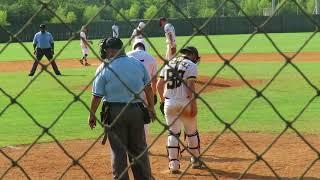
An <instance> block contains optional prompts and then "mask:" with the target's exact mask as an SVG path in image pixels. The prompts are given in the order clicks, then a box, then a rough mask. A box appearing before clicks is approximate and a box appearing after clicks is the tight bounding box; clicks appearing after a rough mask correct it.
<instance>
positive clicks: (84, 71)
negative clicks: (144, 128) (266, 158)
mask: <svg viewBox="0 0 320 180" xmlns="http://www.w3.org/2000/svg"><path fill="white" fill-rule="evenodd" d="M282 64H283V63H281V62H261V63H258V62H257V63H246V62H235V63H232V65H233V66H234V67H236V68H237V69H238V70H239V71H240V73H241V74H242V75H243V76H244V77H245V78H246V79H262V80H264V81H263V83H262V84H256V85H254V87H255V88H257V89H262V88H263V87H264V86H265V85H266V84H267V83H268V80H270V79H271V77H272V76H273V74H275V72H276V71H277V70H278V69H279V68H280V67H281V65H282ZM220 66H221V63H201V64H200V65H199V72H200V74H201V75H210V76H211V75H213V74H214V72H215V71H216V70H217V69H218V68H219V67H220ZM297 66H298V67H299V68H300V69H301V70H302V71H303V72H306V75H307V77H308V78H309V79H310V80H311V82H312V83H314V84H315V85H316V86H318V87H320V74H319V73H318V71H319V68H320V64H318V63H314V62H313V63H311V62H303V63H297ZM62 72H63V74H65V75H66V76H62V77H58V79H59V80H60V81H62V82H63V83H65V84H66V85H67V87H68V88H70V89H71V90H72V91H74V92H75V93H79V92H80V89H81V87H82V86H83V85H86V84H88V83H89V82H90V79H91V78H92V76H93V74H94V72H95V68H94V67H89V68H81V69H62ZM26 74H27V72H10V73H0V84H1V88H2V89H3V90H5V91H6V92H7V93H9V94H10V95H11V96H16V95H17V94H18V93H19V92H20V91H21V90H22V89H23V88H24V87H25V86H26V85H27V84H28V83H29V81H30V79H31V78H30V77H28V76H26ZM219 77H224V78H237V79H239V76H238V75H237V74H236V73H235V72H234V71H233V70H232V69H230V68H228V67H226V68H225V69H224V70H222V71H221V73H220V74H219ZM264 95H265V96H266V97H267V98H268V99H269V100H270V101H271V102H272V103H273V104H274V106H275V107H276V108H277V109H278V110H279V112H280V113H281V115H282V116H283V117H284V118H285V119H286V120H289V121H292V120H293V119H294V118H295V117H296V116H297V114H299V112H300V110H301V109H302V108H303V107H304V106H305V105H306V104H307V102H308V101H309V100H310V99H311V97H313V96H314V95H315V91H314V90H313V89H312V88H311V87H310V86H308V84H307V83H306V82H305V81H304V79H303V78H302V77H301V76H300V75H299V74H298V73H297V71H296V70H295V69H294V68H293V67H291V66H290V65H289V66H287V67H286V68H285V69H284V70H283V72H282V73H281V74H280V75H279V76H278V77H277V78H276V79H275V80H274V82H273V83H271V85H270V86H269V87H268V88H267V89H266V91H265V92H264ZM254 96H255V92H254V91H253V90H251V89H250V88H248V87H247V86H242V87H234V88H226V89H224V90H217V91H215V92H211V93H205V94H202V95H201V97H203V99H205V100H206V101H207V103H208V104H209V105H210V106H211V107H212V108H213V109H214V111H215V112H216V113H217V115H218V116H219V117H220V118H221V119H223V120H224V121H226V122H232V121H233V120H234V119H235V117H237V115H238V114H239V113H240V112H241V111H242V109H243V108H244V107H245V106H246V104H247V103H248V102H249V101H250V100H251V99H252V98H253V97H254ZM81 99H83V100H84V102H85V103H86V104H88V103H89V100H90V91H86V92H85V93H84V94H83V95H82V96H81ZM17 101H18V102H19V103H21V105H23V106H24V107H25V108H26V109H27V110H28V111H29V112H30V114H31V115H32V116H33V117H34V118H35V119H36V120H37V121H38V122H39V123H40V124H42V125H43V126H45V127H48V126H50V125H51V124H52V122H53V121H54V120H56V119H57V117H59V115H60V113H61V112H62V110H64V109H65V108H66V107H67V106H68V104H69V103H71V102H72V101H73V97H72V96H71V95H70V94H69V93H68V92H66V91H65V90H64V89H63V87H62V86H61V85H59V84H57V83H56V82H55V80H54V79H53V78H52V77H50V76H49V75H48V74H46V73H44V74H42V75H41V76H40V77H39V78H38V79H37V80H36V81H35V82H34V83H32V85H31V86H30V87H29V88H28V89H27V90H26V91H25V92H24V93H23V95H22V96H21V97H19V98H18V99H17ZM9 102H10V101H9V99H8V98H7V97H6V96H4V94H2V93H0V112H1V111H2V110H3V109H4V108H5V106H6V105H7V104H8V103H9ZM319 109H320V103H319V98H317V99H316V100H315V101H314V102H313V103H311V105H310V107H309V108H308V109H307V110H306V111H305V113H303V114H302V116H301V117H300V118H299V119H298V120H297V122H296V123H295V124H294V127H295V128H297V129H298V130H299V131H301V132H303V133H318V130H319V128H320V122H319V121H318V119H317V117H319V115H320V111H319ZM158 115H159V117H160V118H162V119H163V117H162V115H160V113H159V112H158ZM87 116H88V111H87V110H86V108H85V107H84V105H83V104H81V103H79V102H76V103H73V104H72V105H71V107H70V108H69V109H68V110H67V111H66V112H65V114H64V115H63V116H61V117H60V119H59V120H58V122H57V124H56V125H55V126H53V128H52V129H50V131H49V132H50V133H52V134H54V135H55V136H56V137H57V139H59V140H67V139H88V138H96V137H97V136H98V135H99V134H100V133H101V132H102V129H101V128H97V129H95V130H90V129H89V128H88V125H87ZM163 122H164V120H163ZM198 124H199V130H200V131H201V132H219V131H222V130H223V128H224V126H223V124H221V123H220V122H219V121H218V119H217V118H216V117H215V116H213V115H212V113H211V112H210V111H209V109H208V108H207V107H206V105H205V104H204V103H202V102H201V101H199V115H198ZM284 127H285V124H284V123H283V122H282V120H281V119H280V118H279V116H278V115H277V114H276V113H275V112H274V111H273V109H272V108H271V106H270V105H269V104H268V103H267V102H266V101H265V100H264V99H263V98H258V99H256V100H254V101H253V103H252V104H251V105H250V106H249V107H248V109H247V110H246V111H245V112H244V113H243V114H242V116H240V118H239V119H238V121H236V123H235V124H234V125H233V128H234V129H235V130H237V131H239V132H264V133H279V132H280V131H281V130H282V129H284ZM162 129H163V127H162V126H161V125H160V124H159V123H154V124H152V125H151V133H153V134H156V133H159V132H160V131H161V130H162ZM40 134H42V130H41V128H39V127H37V126H36V125H35V123H34V122H33V121H32V119H31V118H30V117H29V116H28V115H27V114H26V113H25V112H24V111H23V110H22V109H21V108H20V107H19V106H17V105H13V106H10V107H9V108H8V110H7V111H5V113H4V114H3V115H2V116H0V147H1V146H5V145H9V144H11V145H14V144H28V143H31V142H33V141H34V140H35V139H36V138H37V137H38V136H39V135H40ZM51 140H52V138H51V137H49V136H47V135H45V136H43V137H42V138H41V139H40V142H45V141H51Z"/></svg>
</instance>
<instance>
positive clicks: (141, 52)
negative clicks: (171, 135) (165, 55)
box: [127, 39, 158, 137]
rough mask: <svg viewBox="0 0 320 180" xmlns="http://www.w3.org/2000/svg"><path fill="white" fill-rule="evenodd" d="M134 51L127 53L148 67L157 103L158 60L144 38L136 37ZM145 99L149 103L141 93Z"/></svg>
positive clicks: (146, 129)
mask: <svg viewBox="0 0 320 180" xmlns="http://www.w3.org/2000/svg"><path fill="white" fill-rule="evenodd" d="M132 46H133V51H130V52H128V53H127V56H129V57H134V58H135V59H137V60H139V61H141V62H142V64H143V65H144V67H145V68H146V69H147V71H148V74H149V77H150V79H151V88H152V91H153V94H154V104H156V103H157V87H156V86H157V70H158V68H157V61H156V59H155V58H154V57H153V56H151V55H150V54H149V53H148V52H147V51H146V43H145V41H144V40H143V39H136V40H135V41H134V43H133V45H132ZM141 98H142V99H144V100H145V101H144V102H145V104H146V103H147V101H146V97H145V94H144V93H143V94H142V95H141ZM144 130H145V133H146V137H147V135H148V124H145V125H144Z"/></svg>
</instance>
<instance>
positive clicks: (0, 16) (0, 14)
mask: <svg viewBox="0 0 320 180" xmlns="http://www.w3.org/2000/svg"><path fill="white" fill-rule="evenodd" d="M0 25H1V26H6V25H9V23H8V21H7V11H1V10H0Z"/></svg>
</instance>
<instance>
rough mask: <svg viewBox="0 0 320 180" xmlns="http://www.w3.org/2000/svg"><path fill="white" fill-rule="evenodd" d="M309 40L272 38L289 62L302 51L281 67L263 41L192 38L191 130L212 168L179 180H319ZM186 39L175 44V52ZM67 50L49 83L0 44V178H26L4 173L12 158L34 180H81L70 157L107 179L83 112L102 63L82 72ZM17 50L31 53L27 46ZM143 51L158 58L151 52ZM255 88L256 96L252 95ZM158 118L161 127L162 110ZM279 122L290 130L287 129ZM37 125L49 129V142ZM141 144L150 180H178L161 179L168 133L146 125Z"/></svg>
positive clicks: (313, 47) (319, 40)
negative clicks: (195, 59) (196, 94)
mask: <svg viewBox="0 0 320 180" xmlns="http://www.w3.org/2000/svg"><path fill="white" fill-rule="evenodd" d="M311 35H312V33H288V34H269V36H270V38H271V39H272V40H273V41H274V43H275V44H276V46H277V48H278V50H280V51H281V52H283V53H284V54H285V55H286V56H288V57H291V56H293V55H295V53H296V52H297V51H300V50H301V52H300V53H299V54H298V55H297V56H295V58H294V59H293V60H292V61H291V62H292V63H286V61H285V58H284V57H283V56H282V55H281V54H280V53H279V52H278V50H277V48H275V47H274V45H273V43H271V42H270V40H269V39H268V38H266V36H265V35H263V34H257V35H255V36H253V37H252V38H250V35H217V36H210V37H209V38H210V40H211V41H212V43H213V44H214V46H215V48H216V49H217V50H218V52H217V51H215V50H213V48H212V47H211V45H210V43H209V42H208V41H207V40H206V39H205V38H204V37H203V36H196V37H193V39H192V40H191V41H190V42H189V43H188V45H193V46H196V47H197V48H198V50H199V51H200V56H201V57H202V58H201V63H200V64H199V65H198V68H199V69H198V70H199V74H200V77H199V78H198V80H197V90H198V91H199V90H200V89H202V91H201V94H200V97H201V99H199V100H198V105H199V114H198V129H199V131H200V136H201V148H202V150H204V151H205V153H204V156H203V160H204V162H205V163H206V165H207V166H208V167H209V169H201V170H191V169H190V170H188V171H187V173H186V174H185V176H184V178H189V179H212V176H211V173H214V174H215V175H217V177H218V178H221V179H234V178H238V177H241V175H242V174H243V172H245V175H244V176H243V177H244V178H248V179H273V178H275V176H276V175H277V176H279V177H282V178H287V179H291V178H292V179H296V178H299V177H300V176H302V175H303V176H304V177H305V178H309V179H317V178H319V177H320V163H319V162H318V160H319V159H320V157H319V155H318V153H316V152H315V150H317V151H319V150H320V141H319V139H320V136H319V129H320V121H319V118H318V117H319V115H320V111H319V109H320V101H319V96H317V90H316V89H318V88H320V73H319V69H320V59H319V58H320V46H319V44H320V36H319V35H318V34H316V35H315V36H314V37H313V38H312V39H311V40H310V41H307V40H308V38H309V37H310V36H311ZM189 38H190V37H178V38H177V42H178V48H180V47H181V46H182V45H184V44H185V42H187V41H188V39H189ZM249 38H250V41H249V42H248V43H247V44H246V45H245V46H243V45H244V44H245V42H246V41H247V40H248V39H249ZM124 42H127V39H124ZM150 42H151V43H152V44H153V46H154V47H156V49H157V51H158V52H159V53H160V54H161V55H163V54H164V53H165V39H164V38H162V37H161V38H150ZM305 42H307V43H306V44H305ZM66 43H67V42H65V41H59V42H56V43H55V46H56V48H55V52H56V54H58V56H57V57H56V59H57V60H56V62H57V64H58V66H59V68H60V71H61V73H62V74H63V75H62V76H57V77H56V78H57V79H58V81H59V82H60V83H58V82H57V80H56V79H54V78H53V77H52V76H51V75H49V74H48V73H46V72H43V73H41V74H40V75H39V76H37V75H35V76H34V77H29V76H28V72H29V70H30V68H31V65H32V58H31V57H30V55H29V54H28V53H27V52H26V51H25V49H24V48H23V47H22V46H21V45H20V44H18V43H12V44H10V45H8V46H6V44H0V50H1V49H3V48H5V49H3V51H1V53H0V88H1V91H0V150H1V151H2V152H3V153H0V179H1V178H4V179H12V178H23V177H24V175H23V172H22V171H21V170H20V169H19V168H17V167H14V168H10V166H11V161H10V160H9V159H8V158H7V157H5V156H4V155H3V154H6V155H8V156H9V157H11V158H13V159H14V160H18V159H19V161H18V164H19V165H20V166H22V167H23V169H24V170H25V172H26V173H27V174H29V175H30V176H31V177H33V178H35V179H42V178H43V177H48V178H50V179H53V178H54V179H57V178H59V177H61V176H62V175H63V177H64V178H70V179H71V178H81V179H85V178H87V175H86V174H85V172H84V171H83V169H82V168H81V167H80V166H71V165H72V160H71V159H70V156H71V157H73V158H79V157H81V159H80V160H79V162H80V164H81V166H82V167H83V168H84V169H86V171H87V172H88V173H89V174H90V176H92V178H94V179H102V178H104V177H105V175H106V174H108V177H111V167H110V154H109V147H108V145H107V146H102V145H100V142H97V143H96V144H94V143H95V140H96V139H97V138H98V137H99V136H100V135H101V133H102V128H99V127H98V128H96V129H94V130H91V129H90V128H89V127H88V125H87V116H88V110H87V108H86V107H85V105H84V104H86V106H89V102H90V96H91V93H90V92H91V91H90V90H91V89H90V87H88V85H90V84H91V81H92V78H93V77H94V72H95V69H96V67H97V66H98V65H99V64H100V62H99V61H98V60H97V58H96V57H95V56H94V55H93V54H92V53H91V54H90V56H89V57H90V60H89V63H90V64H91V66H88V67H84V66H81V64H80V63H79V62H78V59H80V57H81V50H80V47H79V41H78V40H75V41H72V42H70V43H69V44H68V45H67V46H66V47H65V48H64V49H62V47H64V45H65V44H66ZM98 44H99V40H94V43H93V45H92V48H93V49H94V50H95V51H96V52H99V51H98ZM24 45H25V46H26V47H27V48H28V49H29V50H30V52H32V43H30V42H26V43H24ZM60 50H61V53H60V52H59V51H60ZM127 50H130V47H128V48H127ZM149 50H150V52H151V53H152V54H153V55H156V52H155V51H154V50H153V49H152V48H149ZM237 51H239V54H237V55H236V56H235V58H233V60H232V61H231V63H230V64H229V65H228V64H227V65H225V64H224V62H223V60H221V58H220V57H224V58H227V59H229V58H231V57H232V56H233V55H234V54H235V53H236V52H237ZM158 60H159V67H161V64H162V63H161V60H160V59H159V58H158ZM42 62H43V63H47V62H48V61H47V60H46V59H43V60H42ZM40 69H41V68H38V71H37V72H40ZM49 69H50V71H52V70H51V68H49ZM213 76H214V77H215V78H214V79H213V80H211V77H213ZM62 84H63V85H62ZM256 90H257V91H259V92H262V96H257V92H256ZM74 95H81V96H80V99H81V100H82V101H83V103H82V102H79V101H74ZM10 97H12V98H16V97H17V98H16V101H17V103H15V104H12V105H11V104H10V102H11V99H10ZM157 109H158V107H157ZM157 115H158V118H159V120H160V121H161V122H162V123H165V121H164V117H163V116H162V115H161V113H160V111H158V113H157ZM222 121H223V122H225V123H228V124H231V129H232V130H230V129H226V125H225V124H224V123H222ZM285 121H287V122H289V124H290V122H293V123H292V124H290V128H288V127H287V126H286V125H287V124H286V122H285ZM39 125H40V126H43V127H46V128H50V129H49V131H48V134H47V133H44V131H43V129H42V128H40V127H39ZM235 132H236V133H235ZM221 133H222V134H221ZM53 137H54V138H53ZM56 141H59V142H60V143H57V142H56ZM148 141H149V144H151V143H152V142H153V141H155V143H154V144H153V145H152V147H151V150H150V152H151V155H150V158H151V163H152V172H153V175H154V177H155V178H157V179H168V178H172V179H174V178H177V177H178V176H179V175H169V174H168V168H167V157H166V149H165V146H166V133H165V132H164V127H163V126H162V125H161V123H159V122H158V121H156V122H154V123H152V124H151V125H150V135H149V137H148ZM182 141H183V138H182ZM31 144H32V145H31ZM271 144H272V146H270V145H271ZM91 145H93V147H92V148H91V149H90V150H89V151H88V152H87V153H85V152H86V151H87V149H88V148H90V146H91ZM61 147H63V148H65V150H66V152H67V154H68V155H66V152H64V151H63V150H62V148H61ZM83 153H85V156H83V157H82V155H83ZM257 155H262V160H261V159H259V161H257V162H255V161H256V159H257ZM20 157H22V158H21V159H20ZM188 161H189V155H188V153H184V154H183V157H182V167H181V168H182V170H184V169H185V168H186V167H187V165H188ZM311 165H312V167H311V168H309V166H311ZM69 166H70V169H69V170H68V171H67V172H66V174H63V172H64V171H65V170H66V169H68V167H69ZM106 167H108V168H106ZM270 167H271V168H270ZM9 168H10V169H9ZM7 170H9V172H8V173H7V174H6V175H5V176H4V177H1V176H2V174H4V173H5V172H6V171H7Z"/></svg>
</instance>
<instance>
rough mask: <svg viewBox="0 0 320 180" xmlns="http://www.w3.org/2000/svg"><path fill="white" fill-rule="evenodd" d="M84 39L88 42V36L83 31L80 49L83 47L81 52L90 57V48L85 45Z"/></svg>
mask: <svg viewBox="0 0 320 180" xmlns="http://www.w3.org/2000/svg"><path fill="white" fill-rule="evenodd" d="M82 39H84V40H86V41H87V35H86V33H84V32H83V31H81V32H80V47H81V50H82V54H83V55H85V54H87V55H88V54H89V48H88V47H87V45H86V44H85V43H84V41H83V40H82Z"/></svg>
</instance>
